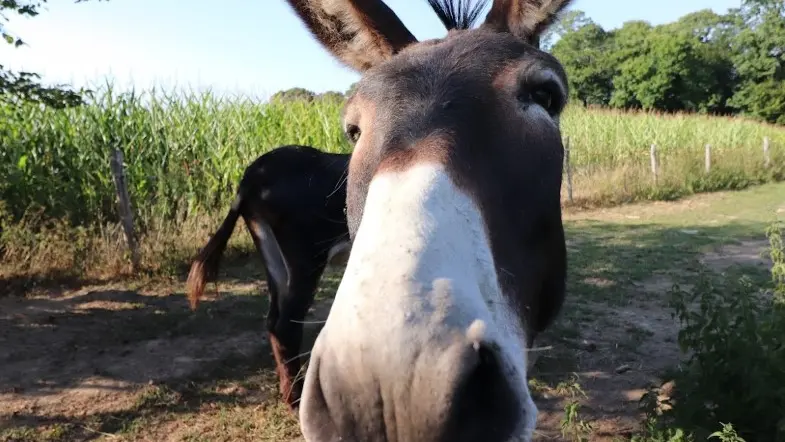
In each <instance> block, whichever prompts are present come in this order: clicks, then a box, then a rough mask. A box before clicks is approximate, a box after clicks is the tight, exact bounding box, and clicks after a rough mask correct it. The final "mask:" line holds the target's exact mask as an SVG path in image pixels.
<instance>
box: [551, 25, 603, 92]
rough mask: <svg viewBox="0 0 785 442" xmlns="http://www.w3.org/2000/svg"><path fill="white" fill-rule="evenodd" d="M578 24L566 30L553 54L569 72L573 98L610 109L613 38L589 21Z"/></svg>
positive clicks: (553, 49) (553, 48)
mask: <svg viewBox="0 0 785 442" xmlns="http://www.w3.org/2000/svg"><path fill="white" fill-rule="evenodd" d="M571 12H578V13H580V11H571ZM581 14H582V13H581ZM575 23H576V21H573V22H572V26H569V27H568V28H567V29H568V31H566V32H565V33H564V34H563V36H562V37H561V38H560V39H559V41H558V42H556V44H555V45H553V47H552V50H551V52H552V53H553V55H554V56H555V57H556V58H558V59H559V61H561V63H562V65H563V66H564V68H565V69H566V70H567V72H568V73H569V75H568V78H569V81H570V97H571V99H576V100H578V101H580V102H581V103H583V105H584V106H588V105H600V106H607V105H608V102H609V101H610V97H611V92H612V91H613V82H612V80H613V74H614V69H613V65H612V63H611V59H610V57H609V56H608V47H609V46H610V44H611V38H612V37H611V35H610V34H608V33H607V32H605V30H604V29H603V28H602V27H601V26H600V25H598V24H595V23H594V22H592V21H591V20H589V19H585V20H582V21H581V24H580V25H575ZM574 26H577V27H574Z"/></svg>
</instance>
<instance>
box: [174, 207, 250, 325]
mask: <svg viewBox="0 0 785 442" xmlns="http://www.w3.org/2000/svg"><path fill="white" fill-rule="evenodd" d="M242 193H243V192H238V193H237V196H236V197H235V199H234V202H233V203H232V207H231V208H230V209H229V213H228V214H227V215H226V218H224V220H223V223H221V226H220V227H219V228H218V230H217V231H216V232H215V235H213V236H212V238H210V240H209V241H207V244H206V245H205V246H204V248H202V250H200V251H199V254H198V255H197V256H196V258H195V259H194V261H193V264H191V271H190V272H189V273H188V280H187V281H186V283H185V284H186V294H187V295H188V302H189V304H190V305H191V310H196V306H197V305H198V303H199V298H201V297H202V295H203V294H204V288H205V286H206V285H207V283H208V282H209V281H211V280H213V279H214V278H215V277H216V275H217V273H218V267H219V264H220V258H221V254H222V253H223V251H224V249H225V248H226V244H227V243H228V242H229V237H231V236H232V233H233V232H234V226H235V224H237V220H238V219H239V218H240V215H241V214H242V212H241V205H242V203H243V198H242Z"/></svg>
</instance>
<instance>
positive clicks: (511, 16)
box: [483, 0, 571, 46]
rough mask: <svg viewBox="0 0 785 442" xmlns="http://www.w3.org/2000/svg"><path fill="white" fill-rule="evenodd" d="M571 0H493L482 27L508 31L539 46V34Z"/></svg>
mask: <svg viewBox="0 0 785 442" xmlns="http://www.w3.org/2000/svg"><path fill="white" fill-rule="evenodd" d="M570 3H571V0H494V1H493V5H492V6H491V10H490V11H489V12H488V15H487V16H486V17H485V22H484V23H483V26H484V27H489V28H491V29H494V30H496V31H498V32H509V33H511V34H513V35H515V36H516V37H518V38H520V39H523V40H525V41H527V42H529V43H530V44H534V45H535V46H539V41H540V35H542V33H543V32H545V30H546V29H548V27H549V26H551V24H553V22H554V21H555V20H556V17H557V16H558V14H559V13H560V12H561V11H562V10H563V9H564V8H566V7H567V6H568V5H569V4H570Z"/></svg>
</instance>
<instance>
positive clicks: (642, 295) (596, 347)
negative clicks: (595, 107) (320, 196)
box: [0, 201, 766, 441]
mask: <svg viewBox="0 0 785 442" xmlns="http://www.w3.org/2000/svg"><path fill="white" fill-rule="evenodd" d="M701 204H703V202H702V201H697V202H695V201H693V202H686V203H681V204H677V205H673V206H667V207H669V210H670V211H689V210H693V209H695V208H696V207H698V206H700V205H701ZM656 209H657V210H659V209H661V208H660V207H657V208H656ZM640 210H642V209H640V208H637V209H636V208H634V207H631V208H625V209H622V210H618V211H616V212H613V213H612V214H610V212H609V214H602V215H601V216H603V217H606V216H610V217H611V218H613V217H619V218H620V219H628V218H629V217H635V216H641V215H640V213H641V212H640ZM645 210H654V209H645ZM682 233H684V234H686V235H691V234H692V233H691V232H682ZM765 245H766V244H765V243H764V242H762V241H746V242H741V243H738V244H736V245H731V246H726V247H723V248H720V249H718V250H714V251H711V252H709V253H706V254H704V255H703V256H702V258H701V261H702V263H704V265H706V266H707V267H709V268H712V269H715V270H717V271H722V270H723V269H725V268H727V267H728V266H729V265H731V264H734V263H737V264H742V265H750V264H753V265H766V261H765V260H764V259H763V258H760V251H761V250H762V248H763V247H765ZM568 246H569V248H570V250H571V251H572V253H575V251H576V250H578V249H580V247H581V244H580V243H579V242H577V241H571V242H570V244H569V245H568ZM674 271H678V269H674ZM337 275H339V273H338V272H335V273H333V274H331V276H329V278H332V279H330V280H329V281H327V282H323V287H322V288H321V289H320V290H321V294H320V296H318V297H317V298H321V299H320V300H319V301H317V303H316V304H315V306H314V308H313V311H312V312H311V316H310V317H309V318H308V323H307V324H306V328H307V341H306V345H305V346H304V351H307V350H308V348H309V345H310V342H312V339H313V338H314V337H315V335H316V333H317V332H318V330H319V327H320V322H321V321H323V320H324V318H325V317H326V316H327V312H328V310H329V301H328V300H326V299H324V298H326V297H327V296H325V295H329V293H330V291H331V290H332V289H333V288H334V287H332V288H330V287H329V286H330V285H331V284H332V285H333V286H334V283H335V278H336V277H337ZM329 278H328V279H329ZM582 283H583V284H585V285H587V286H592V287H595V288H598V289H607V288H616V289H618V287H624V290H626V292H625V293H626V294H627V295H626V299H627V302H626V303H624V304H623V305H608V304H606V303H601V302H599V301H592V300H587V299H578V300H576V299H574V298H572V299H571V300H570V302H569V303H568V305H567V306H566V307H565V312H568V313H566V314H565V315H564V316H563V317H562V318H561V319H560V320H559V322H558V323H557V324H556V326H555V327H553V328H552V329H551V330H549V331H548V332H547V333H546V334H545V335H544V336H543V338H542V339H541V340H540V341H538V342H537V344H536V345H537V347H538V348H537V349H536V351H537V357H538V360H537V365H536V367H535V370H534V372H533V373H532V377H533V378H534V379H535V380H534V381H533V384H532V385H533V390H534V391H535V393H536V398H535V402H536V403H537V405H538V407H539V409H540V417H539V425H538V430H537V435H536V439H535V440H537V441H559V440H572V439H571V438H569V437H567V438H565V437H563V436H562V434H561V430H562V419H563V418H564V416H565V406H567V404H568V403H569V402H570V401H572V400H573V399H574V400H577V401H578V402H579V404H580V408H579V417H578V420H579V421H582V422H585V423H588V424H589V425H591V429H590V430H587V432H588V433H589V437H588V440H590V441H612V440H620V439H621V440H625V439H627V438H628V436H629V435H630V434H631V433H632V432H633V431H635V430H636V429H637V428H638V425H639V424H640V420H641V417H642V414H641V412H640V409H639V400H640V399H641V397H642V395H643V394H644V393H645V392H646V391H647V389H649V388H650V387H656V386H660V385H662V383H663V379H660V378H659V376H660V375H661V374H662V372H663V370H664V369H666V368H668V367H671V366H673V365H674V364H675V363H677V362H678V360H679V351H678V349H677V346H676V333H677V330H678V324H677V323H676V321H675V320H674V319H672V318H671V316H670V313H669V311H668V310H667V309H666V308H665V307H664V306H663V302H662V298H663V295H664V294H665V293H666V292H667V291H668V290H669V289H670V288H671V286H672V285H673V279H672V278H671V277H670V276H669V275H667V274H662V273H653V274H652V275H650V277H649V278H647V279H643V280H640V281H633V282H632V283H630V282H629V281H627V283H626V284H625V285H622V283H621V282H620V281H617V280H614V279H610V278H606V277H603V276H592V277H589V278H585V279H583V280H582ZM260 286H261V290H260ZM683 288H685V287H684V286H683ZM686 289H689V287H686ZM219 293H220V294H219V296H211V297H209V299H207V300H205V301H204V303H203V304H202V305H201V307H200V308H199V310H198V311H197V312H191V311H190V310H189V309H188V303H187V301H186V299H185V298H184V296H183V284H182V282H169V283H162V282H158V283H156V284H149V285H147V286H142V287H134V288H133V289H129V288H128V285H125V286H123V285H119V284H114V285H89V286H84V287H81V288H78V289H57V290H54V289H52V290H46V291H39V292H38V293H36V295H34V296H30V295H28V296H27V297H24V298H20V297H0V440H5V441H29V440H42V441H43V440H50V441H51V440H63V441H66V440H67V441H75V440H79V441H82V440H128V441H224V440H226V441H229V440H231V441H242V440H262V441H289V440H290V441H294V440H299V439H298V432H297V424H296V421H295V420H294V418H293V417H292V416H290V415H288V414H287V413H286V411H285V409H284V407H283V406H282V405H281V404H280V402H279V401H278V396H277V394H278V392H277V383H276V379H275V375H274V372H273V364H272V360H271V358H270V350H269V346H268V342H267V336H266V334H265V333H264V316H265V313H266V310H267V307H266V296H264V284H260V283H257V282H256V281H255V280H254V278H238V279H236V280H234V281H231V282H226V283H221V284H220V285H219ZM573 381H574V383H576V384H578V385H579V386H580V389H581V390H582V391H583V392H584V393H585V396H584V395H582V394H581V393H580V392H579V391H578V390H577V389H576V388H571V387H570V383H571V382H573Z"/></svg>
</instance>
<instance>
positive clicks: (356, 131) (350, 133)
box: [344, 124, 360, 143]
mask: <svg viewBox="0 0 785 442" xmlns="http://www.w3.org/2000/svg"><path fill="white" fill-rule="evenodd" d="M344 132H345V133H346V137H347V138H348V139H349V141H351V142H352V143H356V142H357V140H359V139H360V128H359V127H358V126H356V125H354V124H347V125H346V129H345V130H344Z"/></svg>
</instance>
